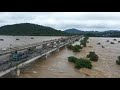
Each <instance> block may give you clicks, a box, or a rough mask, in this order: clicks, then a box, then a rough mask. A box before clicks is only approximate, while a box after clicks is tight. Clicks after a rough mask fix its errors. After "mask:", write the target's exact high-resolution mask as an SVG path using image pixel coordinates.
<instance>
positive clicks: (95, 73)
mask: <svg viewBox="0 0 120 90" xmlns="http://www.w3.org/2000/svg"><path fill="white" fill-rule="evenodd" d="M79 71H80V73H83V74H85V75H86V76H90V77H93V78H94V77H97V78H103V77H105V75H104V74H103V72H101V71H99V70H92V69H87V68H81V69H80V70H79Z"/></svg>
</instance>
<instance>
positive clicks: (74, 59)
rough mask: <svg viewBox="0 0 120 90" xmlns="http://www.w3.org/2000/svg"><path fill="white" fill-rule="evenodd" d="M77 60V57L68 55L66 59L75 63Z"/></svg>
mask: <svg viewBox="0 0 120 90" xmlns="http://www.w3.org/2000/svg"><path fill="white" fill-rule="evenodd" d="M77 60H78V59H77V58H76V57H74V56H70V57H68V61H69V62H73V63H75V62H76V61H77Z"/></svg>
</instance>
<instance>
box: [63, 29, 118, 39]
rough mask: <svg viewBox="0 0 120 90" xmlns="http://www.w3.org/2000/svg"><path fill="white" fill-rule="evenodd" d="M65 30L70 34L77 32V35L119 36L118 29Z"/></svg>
mask: <svg viewBox="0 0 120 90" xmlns="http://www.w3.org/2000/svg"><path fill="white" fill-rule="evenodd" d="M65 32H67V33H70V34H77V35H87V36H91V37H120V31H119V30H107V31H103V32H99V31H82V30H78V29H74V28H73V29H67V30H65Z"/></svg>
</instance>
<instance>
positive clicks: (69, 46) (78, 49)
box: [67, 45, 82, 52]
mask: <svg viewBox="0 0 120 90" xmlns="http://www.w3.org/2000/svg"><path fill="white" fill-rule="evenodd" d="M67 48H68V49H70V50H73V51H74V52H80V49H82V47H81V46H80V45H75V46H72V45H68V46H67Z"/></svg>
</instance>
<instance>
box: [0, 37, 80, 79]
mask: <svg viewBox="0 0 120 90" xmlns="http://www.w3.org/2000/svg"><path fill="white" fill-rule="evenodd" d="M80 38H82V36H70V37H64V38H59V39H54V40H49V41H43V42H40V43H34V44H30V45H25V46H20V47H13V48H9V49H8V50H5V51H3V52H0V57H2V59H1V60H0V77H1V76H3V75H5V74H7V73H9V72H11V71H16V75H17V76H19V75H20V68H22V67H24V66H25V65H27V64H29V63H31V62H33V61H35V60H37V59H39V58H40V57H43V56H45V58H46V59H47V57H48V55H49V54H50V53H51V52H54V51H58V52H59V49H60V48H61V47H66V45H68V44H72V43H74V42H75V41H76V40H79V39H80ZM29 48H34V49H33V51H32V53H31V54H30V55H29V56H28V57H26V58H23V59H22V60H17V61H15V60H11V59H10V55H11V54H12V52H15V51H17V52H25V51H26V50H28V49H29Z"/></svg>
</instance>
